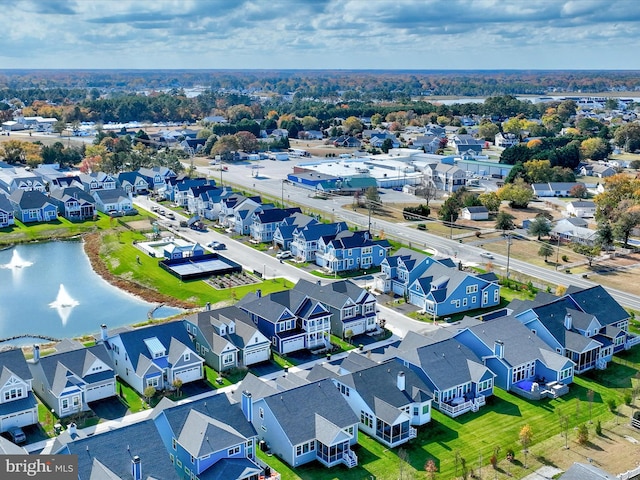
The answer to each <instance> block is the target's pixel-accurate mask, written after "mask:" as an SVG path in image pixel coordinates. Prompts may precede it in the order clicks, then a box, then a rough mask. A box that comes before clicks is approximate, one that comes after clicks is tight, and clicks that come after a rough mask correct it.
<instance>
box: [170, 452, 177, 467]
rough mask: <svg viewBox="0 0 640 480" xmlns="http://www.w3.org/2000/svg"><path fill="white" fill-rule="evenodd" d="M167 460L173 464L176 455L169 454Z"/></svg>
mask: <svg viewBox="0 0 640 480" xmlns="http://www.w3.org/2000/svg"><path fill="white" fill-rule="evenodd" d="M169 460H170V461H171V465H173V464H174V462H175V461H176V457H174V456H173V453H170V454H169Z"/></svg>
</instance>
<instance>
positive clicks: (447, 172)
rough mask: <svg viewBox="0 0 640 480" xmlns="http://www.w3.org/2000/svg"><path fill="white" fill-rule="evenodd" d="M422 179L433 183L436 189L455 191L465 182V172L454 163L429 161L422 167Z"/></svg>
mask: <svg viewBox="0 0 640 480" xmlns="http://www.w3.org/2000/svg"><path fill="white" fill-rule="evenodd" d="M424 181H425V182H426V183H427V184H429V183H432V184H434V185H435V186H436V188H437V189H438V190H443V191H445V192H455V191H456V190H458V189H460V188H462V187H464V186H465V185H466V184H467V174H466V173H465V171H464V170H462V169H461V168H460V167H457V166H456V165H451V164H448V163H429V164H427V165H425V168H424Z"/></svg>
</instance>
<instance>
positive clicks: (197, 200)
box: [185, 182, 226, 218]
mask: <svg viewBox="0 0 640 480" xmlns="http://www.w3.org/2000/svg"><path fill="white" fill-rule="evenodd" d="M224 191H226V189H225V188H220V187H218V186H216V185H215V183H213V182H212V183H209V184H206V185H200V186H194V187H191V188H189V189H188V190H187V205H186V207H185V209H186V210H187V211H189V212H191V213H193V214H195V215H200V216H202V217H204V215H205V213H206V212H205V209H204V206H205V202H207V204H208V200H209V197H208V196H207V195H206V194H207V193H209V192H211V197H210V198H214V197H216V196H220V194H222V193H223V192H224ZM204 218H207V217H204Z"/></svg>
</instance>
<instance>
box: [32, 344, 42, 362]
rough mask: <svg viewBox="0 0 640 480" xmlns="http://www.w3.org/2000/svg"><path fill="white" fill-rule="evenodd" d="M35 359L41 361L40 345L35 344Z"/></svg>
mask: <svg viewBox="0 0 640 480" xmlns="http://www.w3.org/2000/svg"><path fill="white" fill-rule="evenodd" d="M33 361H34V362H36V363H38V362H39V361H40V345H34V346H33Z"/></svg>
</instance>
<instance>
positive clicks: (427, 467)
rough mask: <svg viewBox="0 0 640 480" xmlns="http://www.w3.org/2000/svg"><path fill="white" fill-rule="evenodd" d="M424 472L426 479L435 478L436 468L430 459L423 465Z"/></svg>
mask: <svg viewBox="0 0 640 480" xmlns="http://www.w3.org/2000/svg"><path fill="white" fill-rule="evenodd" d="M424 471H425V472H427V478H428V479H429V480H434V479H435V478H436V473H438V467H437V466H436V462H434V461H433V459H432V458H430V459H429V460H427V462H426V463H425V464H424Z"/></svg>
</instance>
